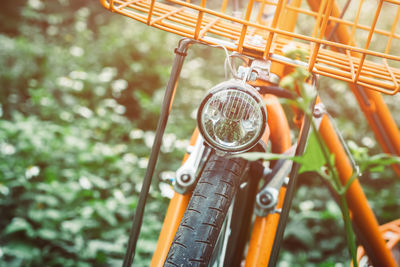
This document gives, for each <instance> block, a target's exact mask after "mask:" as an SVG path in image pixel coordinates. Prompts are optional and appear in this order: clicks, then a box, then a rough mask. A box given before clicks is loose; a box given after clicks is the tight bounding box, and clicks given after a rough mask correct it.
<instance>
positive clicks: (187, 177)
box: [181, 174, 191, 183]
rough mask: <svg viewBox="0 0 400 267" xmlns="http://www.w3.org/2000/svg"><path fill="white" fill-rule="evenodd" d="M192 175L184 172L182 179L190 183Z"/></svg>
mask: <svg viewBox="0 0 400 267" xmlns="http://www.w3.org/2000/svg"><path fill="white" fill-rule="evenodd" d="M190 178H191V177H190V175H189V174H182V175H181V181H182V182H183V183H188V182H189V181H190Z"/></svg>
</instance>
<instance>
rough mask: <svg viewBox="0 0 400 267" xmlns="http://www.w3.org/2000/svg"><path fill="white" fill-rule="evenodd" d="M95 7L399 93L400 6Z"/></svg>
mask: <svg viewBox="0 0 400 267" xmlns="http://www.w3.org/2000/svg"><path fill="white" fill-rule="evenodd" d="M100 2H101V3H102V4H103V6H104V7H105V8H107V9H109V10H110V11H112V12H116V13H119V14H122V15H125V16H128V17H130V18H133V19H135V20H138V21H140V22H142V23H146V24H147V25H149V26H152V27H156V28H159V29H161V30H165V31H168V32H171V33H175V34H178V35H181V36H184V37H189V38H193V39H196V40H199V41H202V42H205V43H209V44H218V45H224V46H225V47H226V48H228V49H230V50H232V51H237V52H239V53H242V54H245V55H248V56H252V57H257V58H264V59H269V60H273V61H277V62H282V63H284V64H289V65H293V66H302V67H305V68H307V69H308V70H309V71H312V72H313V73H316V74H320V75H324V76H328V77H331V78H336V79H339V80H343V81H347V82H352V83H355V84H358V85H361V86H364V87H366V88H370V89H374V90H377V91H380V92H383V93H385V94H390V95H394V94H396V93H397V92H398V91H399V90H400V56H399V54H400V33H399V29H398V28H399V27H398V24H399V18H400V1H399V0H385V1H383V0H359V1H353V2H350V1H347V2H346V1H345V0H338V1H337V2H336V1H334V0H319V1H315V0H308V4H307V3H301V0H276V1H274V0H249V1H248V2H247V3H245V4H244V7H243V8H242V9H243V10H244V12H239V11H238V7H237V5H238V3H239V4H242V2H238V1H231V2H232V3H230V2H229V1H228V0H222V1H207V0H198V1H195V0H193V1H190V0H187V1H180V0H158V1H156V0H100ZM217 2H218V3H217ZM235 3H236V4H235ZM344 10H347V11H346V12H342V11H344ZM289 14H291V15H295V17H297V23H296V25H295V31H289V30H285V28H284V27H282V25H283V24H284V21H285V19H286V18H287V16H288V15H289ZM335 33H338V35H335ZM339 33H340V35H339ZM337 36H341V37H342V38H341V39H338V38H336V37H337ZM288 47H292V48H293V47H295V49H301V50H305V51H307V56H306V57H305V59H298V60H295V61H293V60H292V61H288V60H286V59H285V57H283V56H284V55H285V51H287V49H288Z"/></svg>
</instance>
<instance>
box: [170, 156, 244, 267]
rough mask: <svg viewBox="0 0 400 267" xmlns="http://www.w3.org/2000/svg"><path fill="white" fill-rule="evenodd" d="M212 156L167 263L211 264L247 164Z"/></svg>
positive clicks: (187, 264)
mask: <svg viewBox="0 0 400 267" xmlns="http://www.w3.org/2000/svg"><path fill="white" fill-rule="evenodd" d="M246 162H247V161H246V160H244V159H241V158H223V157H219V156H217V155H215V154H213V155H211V157H210V159H209V160H208V162H207V163H206V166H205V168H204V171H203V173H202V174H201V176H200V179H199V181H198V183H197V185H196V188H195V190H194V191H193V195H192V197H191V199H190V201H189V204H188V206H187V208H186V211H185V213H184V215H183V218H182V221H181V223H180V225H179V227H178V230H177V232H176V234H175V237H174V240H173V241H172V244H171V247H170V249H169V252H168V255H167V258H166V260H165V263H164V266H174V267H176V266H207V265H208V263H209V261H210V258H211V255H212V254H213V250H214V247H215V244H216V242H217V239H218V236H219V233H220V231H221V227H222V225H223V222H224V220H225V216H226V213H227V212H228V209H229V206H230V205H231V202H232V199H233V197H234V195H235V193H236V190H237V188H238V186H239V183H240V177H241V176H242V173H243V171H244V169H245V166H246Z"/></svg>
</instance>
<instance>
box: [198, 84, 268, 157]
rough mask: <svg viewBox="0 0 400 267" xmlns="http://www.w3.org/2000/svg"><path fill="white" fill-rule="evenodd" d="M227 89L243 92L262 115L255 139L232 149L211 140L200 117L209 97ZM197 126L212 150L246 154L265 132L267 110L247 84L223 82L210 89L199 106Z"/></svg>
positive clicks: (252, 88) (256, 93)
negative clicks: (252, 100) (255, 103)
mask: <svg viewBox="0 0 400 267" xmlns="http://www.w3.org/2000/svg"><path fill="white" fill-rule="evenodd" d="M228 89H233V90H239V91H241V92H244V93H246V94H247V95H249V96H251V97H252V98H253V99H254V100H255V101H256V102H257V103H258V106H259V108H260V110H261V115H262V122H261V125H260V126H259V130H258V133H257V134H256V136H255V137H253V138H252V141H250V142H249V143H245V144H243V145H240V146H238V147H233V148H227V146H224V145H222V144H219V143H218V141H216V140H213V138H212V137H211V136H210V135H209V134H208V132H207V131H205V129H204V126H203V123H202V115H203V112H202V111H203V109H204V106H205V105H206V104H207V103H208V100H209V99H210V98H211V97H213V96H214V95H215V94H217V93H218V92H221V91H223V90H228ZM197 125H198V129H199V132H200V134H201V135H202V136H203V138H204V141H205V142H206V143H207V144H208V145H209V146H211V147H212V148H214V149H216V150H218V151H222V152H225V153H231V154H237V153H242V152H246V151H248V150H250V149H252V148H253V147H254V146H256V145H257V143H258V142H259V140H260V139H261V138H262V136H263V135H264V133H265V130H266V128H267V110H266V108H265V105H264V104H263V100H262V98H261V96H260V94H259V93H258V92H257V90H256V89H255V88H254V87H253V86H251V85H249V84H247V83H244V82H243V81H239V80H235V79H232V80H229V81H224V82H222V83H219V84H217V85H216V86H214V87H213V88H211V89H210V90H209V92H208V93H207V95H206V96H205V97H204V98H203V99H202V101H201V103H200V106H199V108H198V112H197Z"/></svg>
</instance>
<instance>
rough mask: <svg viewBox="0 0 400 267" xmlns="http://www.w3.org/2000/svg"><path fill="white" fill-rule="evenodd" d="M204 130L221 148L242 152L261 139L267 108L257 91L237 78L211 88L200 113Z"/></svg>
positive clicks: (202, 131) (204, 136) (201, 125)
mask: <svg viewBox="0 0 400 267" xmlns="http://www.w3.org/2000/svg"><path fill="white" fill-rule="evenodd" d="M197 121H198V126H199V130H200V133H201V134H202V136H203V138H204V140H205V141H206V142H207V143H208V144H209V145H210V146H212V147H214V148H215V149H217V150H222V151H225V152H242V151H246V150H249V149H250V148H252V147H253V146H255V145H256V143H257V142H258V141H259V140H260V139H261V137H262V135H263V133H264V130H265V127H266V124H267V111H266V109H265V106H264V104H263V101H262V99H261V97H260V95H259V94H258V93H257V91H256V90H255V89H254V88H253V87H252V86H250V85H248V84H245V83H243V82H240V81H237V80H231V81H227V82H223V83H220V84H218V85H217V86H215V87H214V88H212V89H211V90H210V92H209V93H208V94H207V96H206V97H205V98H204V99H203V101H202V102H201V104H200V108H199V110H198V113H197Z"/></svg>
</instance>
